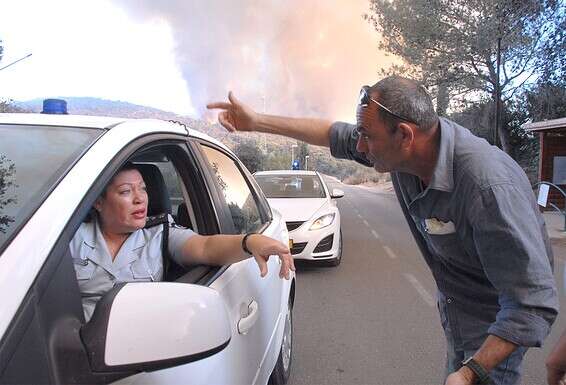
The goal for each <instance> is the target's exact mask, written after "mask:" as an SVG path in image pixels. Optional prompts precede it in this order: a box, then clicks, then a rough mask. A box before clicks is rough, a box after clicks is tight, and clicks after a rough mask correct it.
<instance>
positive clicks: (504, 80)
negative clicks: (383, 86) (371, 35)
mask: <svg viewBox="0 0 566 385" xmlns="http://www.w3.org/2000/svg"><path fill="white" fill-rule="evenodd" d="M560 6H561V1H560V0H397V1H389V0H371V12H372V14H371V15H366V17H367V19H368V20H370V21H371V22H372V23H373V24H374V26H375V28H376V29H377V31H378V32H379V33H380V34H381V36H382V40H381V42H380V48H381V49H384V50H386V51H387V52H390V53H393V54H395V55H398V56H399V57H401V58H402V59H403V60H404V64H402V65H398V66H394V67H392V68H391V69H390V70H389V72H394V73H401V74H406V75H407V74H409V75H410V76H412V77H414V78H417V79H419V80H421V81H423V82H424V83H425V84H427V85H428V86H431V87H433V89H434V90H438V87H439V86H445V87H446V90H447V91H448V93H449V95H451V96H455V95H466V96H468V95H470V93H471V92H482V93H488V94H489V95H491V96H493V95H495V88H496V84H497V78H496V72H497V71H496V59H497V55H496V53H497V39H498V37H499V38H501V68H502V72H501V81H500V83H501V88H502V94H503V95H505V96H506V98H509V97H511V96H512V94H513V91H514V90H515V89H516V88H517V87H520V86H522V84H523V83H524V82H526V81H529V80H533V77H534V78H535V80H536V77H537V76H541V75H542V73H543V72H544V70H545V68H546V67H545V65H544V63H545V61H546V60H545V59H546V56H545V55H546V50H549V49H550V50H555V49H556V48H557V46H558V45H559V41H560V40H559V37H560V36H561V35H563V33H564V32H563V31H560V30H559V27H560V24H561V23H563V20H564V18H565V15H564V12H560V11H559V9H560ZM562 45H563V42H562ZM562 56H564V55H562ZM386 72H387V71H386ZM520 79H521V80H520Z"/></svg>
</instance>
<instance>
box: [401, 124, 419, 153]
mask: <svg viewBox="0 0 566 385" xmlns="http://www.w3.org/2000/svg"><path fill="white" fill-rule="evenodd" d="M397 132H398V134H399V139H400V140H401V147H403V148H409V147H410V146H411V145H412V144H413V142H414V141H415V128H414V127H412V126H411V125H410V124H408V123H405V122H401V123H399V128H398V130H397Z"/></svg>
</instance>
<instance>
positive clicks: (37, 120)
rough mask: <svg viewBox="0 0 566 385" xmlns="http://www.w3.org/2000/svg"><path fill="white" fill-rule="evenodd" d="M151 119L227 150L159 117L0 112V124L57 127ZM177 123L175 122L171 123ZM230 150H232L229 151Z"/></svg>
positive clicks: (104, 126) (105, 127) (103, 125)
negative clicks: (141, 117) (138, 117)
mask: <svg viewBox="0 0 566 385" xmlns="http://www.w3.org/2000/svg"><path fill="white" fill-rule="evenodd" d="M140 121H153V122H154V123H155V124H156V126H155V128H156V130H159V131H169V132H174V133H180V134H185V135H187V132H188V134H189V136H191V137H195V138H200V139H204V140H207V141H209V142H212V143H214V144H216V145H218V146H220V147H222V148H224V149H226V150H228V151H230V149H228V148H227V147H226V145H224V144H223V143H222V142H220V141H219V140H217V139H214V138H213V137H211V136H209V135H207V134H205V133H203V132H200V131H197V130H195V129H194V128H192V127H190V126H188V125H187V124H185V123H182V122H175V121H168V122H167V121H165V120H160V119H130V118H116V117H108V116H91V115H66V114H37V113H0V124H14V125H37V126H57V127H75V128H76V127H78V128H98V129H103V130H110V129H112V128H114V127H116V126H120V125H121V124H124V123H130V122H140ZM171 123H177V124H171ZM230 152H232V151H230Z"/></svg>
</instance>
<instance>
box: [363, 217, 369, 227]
mask: <svg viewBox="0 0 566 385" xmlns="http://www.w3.org/2000/svg"><path fill="white" fill-rule="evenodd" d="M364 225H366V226H367V227H369V223H368V221H366V220H365V219H364Z"/></svg>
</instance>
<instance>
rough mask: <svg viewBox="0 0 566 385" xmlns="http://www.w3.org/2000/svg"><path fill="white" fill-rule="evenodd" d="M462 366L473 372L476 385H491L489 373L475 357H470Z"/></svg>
mask: <svg viewBox="0 0 566 385" xmlns="http://www.w3.org/2000/svg"><path fill="white" fill-rule="evenodd" d="M462 365H464V366H467V367H468V368H469V369H470V370H471V371H472V372H474V373H475V375H476V377H477V380H476V384H480V385H487V384H491V378H490V377H489V373H488V372H487V370H485V369H484V367H483V366H481V365H480V364H479V363H478V362H477V361H476V360H474V358H473V357H469V358H468V359H465V360H464V361H462Z"/></svg>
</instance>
